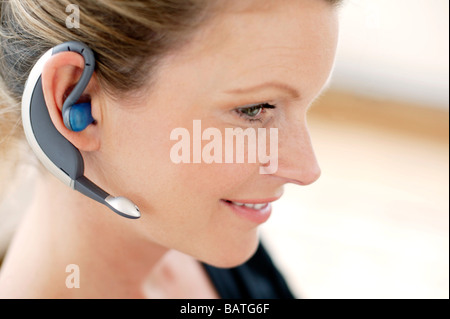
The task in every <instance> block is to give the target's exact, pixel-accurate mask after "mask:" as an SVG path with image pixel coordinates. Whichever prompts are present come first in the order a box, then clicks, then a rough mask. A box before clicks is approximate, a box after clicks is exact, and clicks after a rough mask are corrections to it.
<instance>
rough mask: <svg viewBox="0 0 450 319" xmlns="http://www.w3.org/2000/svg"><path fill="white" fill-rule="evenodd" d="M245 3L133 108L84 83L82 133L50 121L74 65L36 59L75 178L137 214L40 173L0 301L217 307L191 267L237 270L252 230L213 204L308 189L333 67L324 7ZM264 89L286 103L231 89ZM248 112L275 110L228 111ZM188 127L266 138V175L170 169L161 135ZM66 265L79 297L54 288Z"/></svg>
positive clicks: (228, 12)
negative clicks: (272, 135)
mask: <svg viewBox="0 0 450 319" xmlns="http://www.w3.org/2000/svg"><path fill="white" fill-rule="evenodd" d="M239 3H240V4H239ZM245 3H246V5H247V7H242V2H238V1H233V2H231V4H228V5H227V7H226V8H225V9H224V10H222V11H221V13H220V14H219V15H218V16H216V17H214V18H213V19H212V20H210V21H209V22H207V24H206V25H204V26H203V27H202V28H201V29H200V30H198V32H196V34H195V35H194V39H193V41H190V42H189V44H188V45H187V46H184V47H183V48H182V49H180V50H177V51H176V52H173V53H171V54H168V55H167V56H166V57H165V58H164V59H163V60H162V61H161V65H160V67H159V68H158V72H157V74H156V75H155V76H156V81H154V83H153V84H152V86H150V85H148V86H146V87H145V88H144V89H142V90H140V92H138V94H135V95H134V96H133V97H127V98H126V99H125V98H122V99H118V100H115V99H112V98H111V97H109V96H108V95H107V94H106V93H105V91H104V90H103V89H102V88H101V87H100V85H99V84H98V81H97V78H96V75H95V74H94V77H93V78H92V80H91V82H90V83H89V86H88V88H87V90H86V91H85V92H86V93H87V94H89V96H90V98H91V104H92V114H93V117H94V118H95V119H96V123H95V124H92V125H90V126H89V127H88V128H87V129H85V130H84V131H82V132H71V131H69V130H67V129H66V128H65V127H64V125H63V122H62V118H61V113H60V111H61V108H62V104H63V100H64V94H65V93H66V91H67V90H68V88H70V87H71V86H72V85H73V84H75V83H76V81H77V79H78V77H79V75H80V74H81V71H82V68H83V59H82V58H81V57H80V56H79V55H78V54H76V53H72V52H65V53H60V54H58V55H55V56H53V57H52V58H51V59H50V60H49V61H48V63H47V64H46V66H45V69H44V72H43V74H42V79H43V88H44V95H45V99H46V102H47V105H48V108H49V112H50V114H51V117H52V120H53V122H54V124H55V126H56V127H57V129H58V130H59V131H60V132H61V133H62V134H63V135H64V136H65V137H66V138H67V139H69V140H70V141H71V142H72V143H73V144H74V145H75V146H76V147H77V148H79V149H80V150H81V152H82V155H83V158H84V160H85V167H86V169H85V174H86V176H88V177H89V178H90V179H91V180H93V181H95V182H96V183H97V184H98V185H100V186H102V187H103V188H105V189H106V190H107V191H108V192H110V193H111V194H113V195H116V196H119V195H121V196H126V197H128V198H130V199H132V200H133V201H134V202H135V203H136V204H137V205H138V206H139V207H140V210H141V212H142V217H141V218H140V219H138V220H128V219H125V218H123V217H120V216H118V215H116V214H114V213H112V212H111V211H110V210H109V209H107V208H105V207H103V206H102V205H100V204H98V203H96V202H94V201H92V200H90V199H88V198H86V197H84V196H82V195H80V194H79V193H77V192H74V191H72V190H70V189H69V188H67V187H65V186H63V185H62V184H61V183H60V182H59V181H57V180H56V179H55V178H54V177H52V176H50V175H47V176H45V177H44V178H42V179H41V180H40V182H39V187H38V188H37V192H36V195H35V199H34V201H33V205H32V206H31V207H30V209H29V210H28V212H27V214H26V216H25V217H24V221H23V223H22V224H21V226H20V228H19V229H18V231H17V235H16V237H15V239H14V241H13V243H12V245H11V249H10V251H9V254H8V257H7V259H6V261H5V264H4V266H3V269H2V273H1V276H0V296H6V297H42V296H44V297H84V298H89V297H130V298H135V297H155V296H156V297H173V296H177V297H192V296H200V297H205V296H206V297H217V294H215V291H214V288H213V287H212V286H211V284H210V283H209V281H208V279H207V278H206V276H205V274H204V273H203V272H202V270H201V267H199V264H198V262H196V260H200V261H204V262H207V263H210V264H212V265H215V266H220V267H232V266H236V265H239V264H241V263H243V262H245V261H246V260H247V259H248V258H250V257H251V256H252V254H253V253H254V251H255V249H256V247H257V244H258V227H257V226H258V225H257V224H255V223H253V222H251V221H249V220H247V219H244V218H242V217H240V216H238V215H236V214H234V213H233V212H232V211H231V210H230V208H229V207H227V206H226V205H224V203H223V201H222V199H233V200H237V201H239V200H246V199H266V198H278V197H280V196H281V195H282V193H283V185H285V184H286V183H296V184H299V185H308V184H311V183H313V182H314V181H315V180H317V178H319V176H320V168H319V165H318V163H317V160H316V157H315V155H314V151H313V148H312V144H311V139H310V136H309V132H308V128H307V122H306V113H307V110H308V107H309V106H310V105H311V103H312V102H313V100H314V99H315V98H316V97H317V96H318V95H319V94H320V92H321V91H322V90H323V88H324V86H325V84H326V83H327V80H328V79H329V75H330V72H331V69H332V66H333V62H334V55H335V50H336V44H337V39H338V22H337V14H336V10H335V9H334V8H333V7H332V6H330V5H329V4H328V3H326V2H325V1H317V0H287V1H277V0H273V1H266V2H265V4H266V5H265V6H263V7H261V6H256V5H255V4H251V5H248V4H249V2H245ZM266 82H277V83H283V84H284V85H288V86H289V87H291V88H292V89H294V90H295V91H296V94H292V92H291V91H288V90H286V89H283V88H280V86H274V85H270V86H266V87H264V88H261V89H255V90H251V91H248V92H244V91H245V90H246V89H247V88H249V87H254V86H258V85H260V84H262V83H266ZM261 102H269V103H271V104H274V105H276V108H275V109H268V110H265V112H263V113H262V116H261V121H256V122H249V121H247V120H245V119H244V118H243V117H240V116H239V115H238V114H237V112H236V109H237V108H239V107H243V106H246V105H249V104H255V103H261ZM193 119H200V120H201V123H202V129H205V128H208V127H215V128H218V129H219V130H221V131H222V133H224V129H225V128H226V127H231V128H235V127H241V128H243V129H245V128H247V127H253V128H260V127H264V128H270V127H274V128H278V156H279V157H278V170H277V172H276V173H274V174H271V175H262V174H260V173H259V166H260V165H259V163H254V164H251V163H242V164H237V163H234V164H217V163H215V164H214V163H213V164H206V163H200V164H174V163H173V162H172V161H171V160H170V157H169V154H170V149H171V147H172V146H173V145H174V143H175V142H174V141H170V140H169V136H170V132H171V131H172V130H173V129H174V128H179V127H183V128H187V129H188V130H189V131H190V132H191V136H192V120H193ZM223 135H224V134H223ZM273 213H276V212H273ZM72 263H75V264H77V265H79V267H80V275H81V283H80V285H81V288H80V289H67V288H66V287H65V279H66V276H67V275H68V273H66V272H65V269H66V266H67V265H68V264H72ZM180 265H181V267H180ZM186 273H189V275H188V276H186ZM187 277H192V278H193V279H192V280H193V281H192V283H191V282H189V281H187V279H186V278H187ZM183 278H184V279H183ZM193 287H199V288H198V289H193Z"/></svg>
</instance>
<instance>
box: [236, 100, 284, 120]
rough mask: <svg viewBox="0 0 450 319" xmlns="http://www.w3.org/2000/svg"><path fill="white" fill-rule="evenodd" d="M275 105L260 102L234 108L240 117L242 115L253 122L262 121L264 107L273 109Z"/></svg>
mask: <svg viewBox="0 0 450 319" xmlns="http://www.w3.org/2000/svg"><path fill="white" fill-rule="evenodd" d="M274 108H275V105H271V104H269V103H260V104H255V105H250V106H246V107H240V108H238V109H236V112H237V113H238V115H239V116H240V117H243V118H244V119H246V120H247V121H250V122H254V121H260V122H262V120H263V116H262V114H263V113H265V110H266V109H274Z"/></svg>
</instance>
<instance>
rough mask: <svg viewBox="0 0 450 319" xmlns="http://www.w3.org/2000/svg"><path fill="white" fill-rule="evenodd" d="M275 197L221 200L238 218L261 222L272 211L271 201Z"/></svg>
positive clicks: (256, 222) (264, 220)
mask: <svg viewBox="0 0 450 319" xmlns="http://www.w3.org/2000/svg"><path fill="white" fill-rule="evenodd" d="M277 199H278V198H270V199H261V200H231V199H222V200H221V202H222V203H223V204H225V206H227V207H228V209H230V210H231V212H233V213H234V214H235V215H237V216H239V217H240V218H243V219H245V220H247V221H250V222H251V223H255V224H262V223H264V222H266V221H267V220H268V219H269V217H270V215H271V213H272V205H271V202H273V201H275V200H277Z"/></svg>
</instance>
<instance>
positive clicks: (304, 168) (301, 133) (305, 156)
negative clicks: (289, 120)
mask: <svg viewBox="0 0 450 319" xmlns="http://www.w3.org/2000/svg"><path fill="white" fill-rule="evenodd" d="M279 132H280V136H279V141H278V170H277V172H276V173H275V174H274V175H275V176H278V177H280V178H282V179H284V180H285V182H286V183H294V184H299V185H309V184H312V183H314V182H315V181H316V180H317V179H318V178H319V177H320V174H321V170H320V167H319V163H318V162H317V159H316V155H315V154H314V150H313V146H312V143H311V137H310V134H309V131H308V128H307V125H306V121H305V122H304V123H303V124H301V125H299V124H298V123H297V124H296V125H292V126H291V127H290V128H289V129H285V130H279Z"/></svg>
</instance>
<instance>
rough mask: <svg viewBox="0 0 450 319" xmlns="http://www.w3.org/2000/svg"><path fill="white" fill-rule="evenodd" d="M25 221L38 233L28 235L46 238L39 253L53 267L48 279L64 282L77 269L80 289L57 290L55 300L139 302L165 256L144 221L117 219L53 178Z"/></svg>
mask: <svg viewBox="0 0 450 319" xmlns="http://www.w3.org/2000/svg"><path fill="white" fill-rule="evenodd" d="M27 218H28V219H30V220H31V222H30V223H28V224H29V225H32V226H31V227H33V228H34V229H35V230H36V229H37V231H33V232H32V233H33V234H35V235H36V236H37V238H39V237H42V238H45V239H44V242H45V244H44V245H41V248H39V250H41V251H42V250H43V249H44V250H46V251H42V254H41V258H45V257H47V258H48V260H51V261H52V262H51V263H48V264H47V267H51V268H55V269H53V270H51V271H52V272H51V273H52V274H60V275H61V276H65V278H66V277H67V276H69V275H70V273H66V267H67V265H69V264H75V265H76V266H78V269H79V277H80V288H79V289H73V288H72V289H68V288H67V287H66V286H65V285H61V284H59V285H58V287H60V288H61V287H63V289H62V290H63V291H62V292H58V295H60V294H65V293H67V294H72V295H73V294H78V295H82V296H83V297H89V296H90V295H95V297H101V298H107V297H109V296H111V297H115V298H117V297H119V298H121V297H125V298H130V297H132V298H136V297H143V295H142V291H143V286H144V282H145V279H146V278H147V277H148V276H149V274H151V272H152V270H153V269H154V268H155V267H156V266H157V264H158V262H160V261H161V260H162V257H163V256H164V255H165V254H166V252H167V251H168V250H167V249H166V248H164V247H162V246H160V245H158V244H156V243H154V242H152V241H151V240H150V239H149V238H148V237H146V236H145V234H146V233H145V229H143V223H142V220H143V219H145V215H143V216H142V217H141V218H140V219H137V220H132V219H127V218H124V217H121V216H119V215H117V214H115V213H114V212H113V211H111V210H109V209H108V208H107V207H105V206H103V205H101V204H99V203H97V202H95V201H93V200H91V199H89V198H87V197H85V196H83V195H81V194H79V193H78V192H76V191H73V190H71V189H70V188H68V187H66V186H63V185H62V184H61V183H60V182H59V181H57V180H56V179H55V178H53V177H48V178H45V179H43V181H42V182H40V185H38V187H37V196H36V197H35V201H34V205H33V207H32V209H31V211H30V214H28V216H27ZM40 240H41V239H40ZM38 242H39V240H37V241H36V243H38ZM41 244H42V243H41ZM65 278H64V279H63V281H62V282H63V283H65ZM59 281H61V279H60V280H59Z"/></svg>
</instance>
